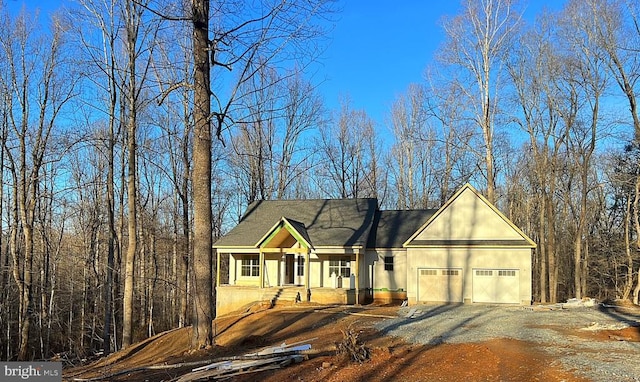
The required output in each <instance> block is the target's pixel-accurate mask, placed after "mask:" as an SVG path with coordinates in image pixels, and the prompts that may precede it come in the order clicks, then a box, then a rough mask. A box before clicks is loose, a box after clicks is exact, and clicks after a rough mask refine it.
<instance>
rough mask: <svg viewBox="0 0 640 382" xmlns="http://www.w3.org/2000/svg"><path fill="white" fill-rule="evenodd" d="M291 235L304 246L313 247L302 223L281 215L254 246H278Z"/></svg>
mask: <svg viewBox="0 0 640 382" xmlns="http://www.w3.org/2000/svg"><path fill="white" fill-rule="evenodd" d="M289 237H292V238H293V239H294V240H295V241H296V242H298V243H299V244H300V245H301V246H302V247H304V248H313V246H312V245H311V240H310V238H309V234H308V233H307V229H306V228H305V226H304V224H303V223H300V222H298V221H295V220H289V219H287V218H286V217H284V216H283V217H282V218H281V219H280V221H279V222H278V223H276V224H275V225H274V226H273V227H272V228H271V229H270V230H269V231H267V233H266V234H265V235H264V236H263V237H262V238H261V239H260V240H259V241H258V243H256V245H255V247H280V246H281V245H282V244H283V241H284V240H286V239H287V238H289Z"/></svg>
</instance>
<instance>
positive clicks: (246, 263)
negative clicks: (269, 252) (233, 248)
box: [240, 256, 260, 277]
mask: <svg viewBox="0 0 640 382" xmlns="http://www.w3.org/2000/svg"><path fill="white" fill-rule="evenodd" d="M240 275H241V276H244V277H257V276H259V275H260V258H259V256H246V257H244V258H243V259H242V263H241V266H240Z"/></svg>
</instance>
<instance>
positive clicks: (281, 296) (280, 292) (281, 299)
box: [262, 288, 304, 306]
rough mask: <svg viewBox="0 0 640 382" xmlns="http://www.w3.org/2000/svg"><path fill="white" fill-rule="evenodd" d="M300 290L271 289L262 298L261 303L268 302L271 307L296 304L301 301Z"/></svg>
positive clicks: (301, 290)
mask: <svg viewBox="0 0 640 382" xmlns="http://www.w3.org/2000/svg"><path fill="white" fill-rule="evenodd" d="M303 291H304V289H301V288H272V289H270V290H269V291H268V292H266V293H265V294H264V295H263V296H262V300H263V301H269V302H270V303H271V305H272V306H275V305H278V304H281V303H290V304H291V303H296V302H299V301H302V294H303V293H302V292H303Z"/></svg>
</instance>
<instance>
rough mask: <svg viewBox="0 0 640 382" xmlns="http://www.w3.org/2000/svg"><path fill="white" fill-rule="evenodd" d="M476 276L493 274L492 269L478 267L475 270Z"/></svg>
mask: <svg viewBox="0 0 640 382" xmlns="http://www.w3.org/2000/svg"><path fill="white" fill-rule="evenodd" d="M476 276H493V271H490V270H486V269H478V270H476Z"/></svg>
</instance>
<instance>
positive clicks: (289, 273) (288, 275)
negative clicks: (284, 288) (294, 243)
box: [284, 253, 296, 285]
mask: <svg viewBox="0 0 640 382" xmlns="http://www.w3.org/2000/svg"><path fill="white" fill-rule="evenodd" d="M295 261H296V257H295V255H293V254H291V253H288V254H286V255H285V264H284V283H285V284H289V285H291V284H294V281H295V279H294V277H295V276H294V275H295Z"/></svg>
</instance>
